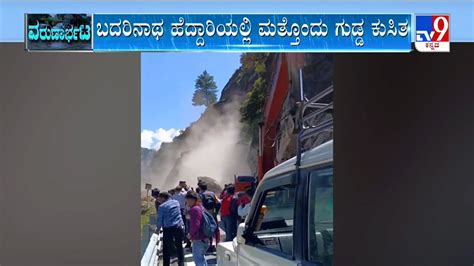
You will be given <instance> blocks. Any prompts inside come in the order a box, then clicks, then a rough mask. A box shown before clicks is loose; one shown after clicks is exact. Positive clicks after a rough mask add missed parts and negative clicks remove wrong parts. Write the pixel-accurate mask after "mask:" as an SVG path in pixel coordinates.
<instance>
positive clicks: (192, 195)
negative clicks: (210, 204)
mask: <svg viewBox="0 0 474 266" xmlns="http://www.w3.org/2000/svg"><path fill="white" fill-rule="evenodd" d="M185 198H186V204H187V205H188V207H189V211H188V213H189V216H190V217H189V233H188V238H189V239H190V240H191V241H192V249H193V259H194V263H195V264H196V265H197V266H207V261H206V258H205V257H204V255H205V254H206V251H207V249H208V248H209V238H208V237H206V236H205V235H204V233H203V232H202V230H201V223H202V219H203V217H202V215H203V214H202V213H203V211H204V210H203V207H202V205H201V203H200V196H199V194H198V193H196V192H194V191H188V193H187V194H186V197H185Z"/></svg>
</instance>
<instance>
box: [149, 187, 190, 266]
mask: <svg viewBox="0 0 474 266" xmlns="http://www.w3.org/2000/svg"><path fill="white" fill-rule="evenodd" d="M158 200H159V201H160V203H161V204H160V207H159V208H158V221H157V225H156V226H157V228H158V230H159V229H160V228H161V227H163V264H164V265H165V266H168V265H170V257H171V254H170V253H171V250H172V246H175V247H176V251H177V255H178V265H180V266H181V265H184V252H183V245H182V243H183V236H184V231H183V227H184V223H183V219H182V218H181V209H180V205H179V202H178V201H177V200H174V199H171V195H170V194H169V193H168V192H160V194H159V195H158Z"/></svg>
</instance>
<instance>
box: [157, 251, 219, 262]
mask: <svg viewBox="0 0 474 266" xmlns="http://www.w3.org/2000/svg"><path fill="white" fill-rule="evenodd" d="M206 260H207V264H208V265H209V266H213V265H217V260H216V253H215V252H213V253H209V254H206ZM184 262H185V265H186V266H193V265H195V264H194V261H193V255H192V254H191V250H190V249H187V248H185V249H184ZM158 265H160V266H161V265H163V260H162V258H161V257H160V263H159V264H158ZM171 265H173V266H174V265H178V259H177V258H173V259H171Z"/></svg>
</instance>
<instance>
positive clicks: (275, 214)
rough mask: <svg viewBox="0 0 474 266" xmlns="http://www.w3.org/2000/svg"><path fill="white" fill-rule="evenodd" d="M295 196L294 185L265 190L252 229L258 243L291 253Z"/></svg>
mask: <svg viewBox="0 0 474 266" xmlns="http://www.w3.org/2000/svg"><path fill="white" fill-rule="evenodd" d="M295 197H296V187H295V186H281V187H278V188H274V189H271V190H268V191H266V192H265V194H264V198H263V203H262V204H261V205H260V208H259V214H260V215H259V218H258V220H257V224H256V226H255V230H254V233H255V235H256V236H257V237H258V239H259V240H260V243H259V245H261V246H264V247H266V248H270V249H274V250H277V251H279V252H282V253H285V254H287V255H293V220H294V217H293V216H294V208H295Z"/></svg>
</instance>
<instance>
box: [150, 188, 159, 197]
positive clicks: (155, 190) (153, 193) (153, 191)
mask: <svg viewBox="0 0 474 266" xmlns="http://www.w3.org/2000/svg"><path fill="white" fill-rule="evenodd" d="M159 194H160V190H159V189H157V188H154V189H152V190H151V196H152V197H153V198H155V199H156V198H158V195H159Z"/></svg>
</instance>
